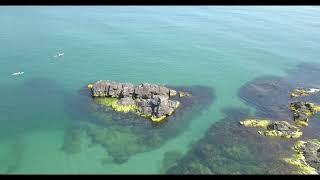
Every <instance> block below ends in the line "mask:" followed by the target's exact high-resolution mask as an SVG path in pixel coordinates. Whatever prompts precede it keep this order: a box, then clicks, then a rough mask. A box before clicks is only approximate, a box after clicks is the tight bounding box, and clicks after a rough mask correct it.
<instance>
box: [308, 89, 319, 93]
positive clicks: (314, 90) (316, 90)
mask: <svg viewBox="0 0 320 180" xmlns="http://www.w3.org/2000/svg"><path fill="white" fill-rule="evenodd" d="M319 91H320V89H317V88H310V89H309V91H308V92H310V93H316V92H319Z"/></svg>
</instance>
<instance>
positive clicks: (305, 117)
mask: <svg viewBox="0 0 320 180" xmlns="http://www.w3.org/2000/svg"><path fill="white" fill-rule="evenodd" d="M289 108H290V110H291V111H292V112H293V119H294V121H295V122H296V123H297V124H298V125H300V126H307V125H308V122H309V118H310V117H312V116H313V115H314V114H315V113H317V112H318V111H319V110H320V106H318V105H315V104H313V103H308V102H302V101H300V102H293V103H290V106H289Z"/></svg>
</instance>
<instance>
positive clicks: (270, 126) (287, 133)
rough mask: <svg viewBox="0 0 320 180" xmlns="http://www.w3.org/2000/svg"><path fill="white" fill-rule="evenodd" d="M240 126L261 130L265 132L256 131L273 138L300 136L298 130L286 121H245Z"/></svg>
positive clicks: (300, 133)
mask: <svg viewBox="0 0 320 180" xmlns="http://www.w3.org/2000/svg"><path fill="white" fill-rule="evenodd" d="M240 124H241V125H243V126H245V127H255V128H263V129H266V130H265V131H258V133H259V134H261V135H264V136H274V137H282V138H299V137H300V136H302V132H301V131H300V129H299V128H298V127H296V126H294V125H291V124H289V123H288V122H287V121H275V122H272V121H271V120H265V119H263V120H259V119H245V120H243V121H240Z"/></svg>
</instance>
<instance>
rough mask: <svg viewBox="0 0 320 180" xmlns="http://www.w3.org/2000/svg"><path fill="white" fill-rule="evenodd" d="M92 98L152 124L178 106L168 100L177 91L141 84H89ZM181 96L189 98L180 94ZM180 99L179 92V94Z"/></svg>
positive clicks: (185, 93) (175, 101)
mask: <svg viewBox="0 0 320 180" xmlns="http://www.w3.org/2000/svg"><path fill="white" fill-rule="evenodd" d="M88 88H89V89H90V91H91V94H92V97H94V99H95V100H96V102H97V103H99V104H103V105H107V106H111V107H112V108H113V109H114V110H116V111H119V112H134V113H136V114H138V115H140V116H142V117H145V118H149V119H151V120H152V121H154V122H159V121H162V120H164V119H165V118H166V117H168V116H170V115H171V114H172V113H173V112H174V111H175V110H176V109H177V108H178V107H179V105H180V102H179V101H177V100H171V99H170V98H171V97H173V96H176V95H177V91H176V90H173V89H169V88H167V87H165V86H160V85H156V84H148V83H143V84H141V85H137V86H135V85H133V84H129V83H118V82H110V81H105V80H100V81H97V82H95V83H94V84H89V85H88ZM182 94H183V96H190V93H188V92H182ZM179 95H180V97H182V95H181V92H180V93H179Z"/></svg>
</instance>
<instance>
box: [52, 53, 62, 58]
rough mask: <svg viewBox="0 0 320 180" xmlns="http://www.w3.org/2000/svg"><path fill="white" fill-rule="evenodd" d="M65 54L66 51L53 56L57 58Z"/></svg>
mask: <svg viewBox="0 0 320 180" xmlns="http://www.w3.org/2000/svg"><path fill="white" fill-rule="evenodd" d="M63 55H64V53H58V54H56V55H54V56H53V57H55V58H57V57H61V56H63Z"/></svg>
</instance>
